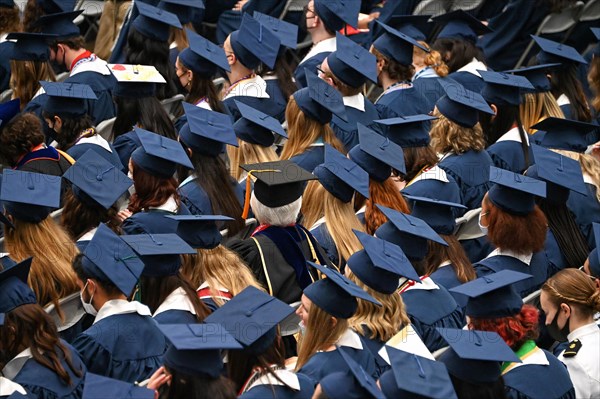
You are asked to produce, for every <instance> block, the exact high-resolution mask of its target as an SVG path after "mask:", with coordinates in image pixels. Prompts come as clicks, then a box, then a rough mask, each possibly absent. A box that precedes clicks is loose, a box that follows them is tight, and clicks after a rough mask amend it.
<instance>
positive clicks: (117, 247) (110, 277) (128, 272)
mask: <svg viewBox="0 0 600 399" xmlns="http://www.w3.org/2000/svg"><path fill="white" fill-rule="evenodd" d="M123 237H125V236H123ZM81 265H82V267H83V270H85V272H86V274H88V275H90V276H93V277H96V278H98V279H100V280H103V281H110V282H112V283H113V284H114V285H115V286H116V287H117V288H118V289H119V291H121V292H122V293H123V294H124V295H125V296H129V295H130V294H131V292H132V291H133V288H134V287H135V285H136V284H137V282H138V279H139V278H140V276H141V275H142V271H143V270H144V262H142V260H141V259H140V257H139V256H137V255H136V253H135V252H134V251H133V249H132V248H131V247H130V246H129V245H128V244H127V243H126V242H125V241H123V239H122V238H121V237H120V236H118V235H117V234H115V233H114V232H113V231H112V230H111V229H110V228H108V227H107V226H106V225H105V224H100V225H99V226H98V229H97V230H96V233H94V236H93V237H92V239H91V241H90V242H89V243H88V244H87V246H86V247H85V251H84V252H83V258H82V259H81Z"/></svg>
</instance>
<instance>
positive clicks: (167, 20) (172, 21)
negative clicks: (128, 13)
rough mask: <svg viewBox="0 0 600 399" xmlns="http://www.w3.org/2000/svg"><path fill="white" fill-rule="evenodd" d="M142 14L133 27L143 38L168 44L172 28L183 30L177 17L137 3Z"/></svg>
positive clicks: (148, 5)
mask: <svg viewBox="0 0 600 399" xmlns="http://www.w3.org/2000/svg"><path fill="white" fill-rule="evenodd" d="M135 6H136V7H137V9H138V11H139V12H140V14H139V15H138V16H137V17H136V18H135V19H134V20H133V23H132V26H133V27H134V28H135V30H137V31H138V32H140V33H141V34H142V35H143V36H145V37H147V38H149V39H152V40H156V41H159V42H166V41H168V40H169V36H170V35H171V26H172V27H174V28H179V29H182V26H181V23H180V22H179V18H177V15H175V14H173V13H171V12H169V11H166V10H162V9H160V8H158V7H154V6H152V5H150V4H147V3H143V2H141V1H139V2H136V3H135Z"/></svg>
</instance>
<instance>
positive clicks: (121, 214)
mask: <svg viewBox="0 0 600 399" xmlns="http://www.w3.org/2000/svg"><path fill="white" fill-rule="evenodd" d="M131 215H133V213H131V211H130V210H129V209H123V210H122V211H119V213H117V220H118V221H119V222H121V223H123V221H124V220H125V219H127V218H128V217H130V216H131Z"/></svg>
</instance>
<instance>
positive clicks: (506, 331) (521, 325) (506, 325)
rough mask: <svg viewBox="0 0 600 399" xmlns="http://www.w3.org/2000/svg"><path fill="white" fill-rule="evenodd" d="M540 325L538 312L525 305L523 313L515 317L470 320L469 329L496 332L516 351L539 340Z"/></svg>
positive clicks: (522, 309)
mask: <svg viewBox="0 0 600 399" xmlns="http://www.w3.org/2000/svg"><path fill="white" fill-rule="evenodd" d="M538 324H539V312H538V310H537V309H536V308H535V307H533V306H531V305H523V307H522V308H521V312H520V313H519V314H517V315H515V316H509V317H499V318H496V319H479V318H475V317H473V318H470V321H469V328H471V329H473V330H480V331H495V332H497V333H498V334H499V335H500V336H501V337H502V339H503V340H504V342H506V344H507V345H508V346H510V347H511V348H512V350H514V351H516V350H518V349H519V348H520V347H521V346H522V345H523V344H524V343H525V341H528V340H531V339H533V340H535V339H537V338H538V336H539V329H538Z"/></svg>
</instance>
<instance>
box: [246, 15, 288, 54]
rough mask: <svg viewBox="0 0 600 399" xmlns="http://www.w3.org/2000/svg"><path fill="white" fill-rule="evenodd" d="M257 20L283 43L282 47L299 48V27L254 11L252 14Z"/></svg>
mask: <svg viewBox="0 0 600 399" xmlns="http://www.w3.org/2000/svg"><path fill="white" fill-rule="evenodd" d="M252 16H253V17H254V19H255V20H257V21H258V22H260V23H261V24H263V25H264V26H266V27H267V28H269V29H270V30H271V31H272V32H273V33H274V34H275V35H277V37H278V38H279V41H280V42H281V45H282V46H285V47H289V48H291V49H296V47H298V43H297V40H298V39H297V38H298V25H294V24H291V23H289V22H286V21H284V20H281V19H279V18H275V17H272V16H270V15H267V14H263V13H261V12H258V11H254V14H252Z"/></svg>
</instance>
